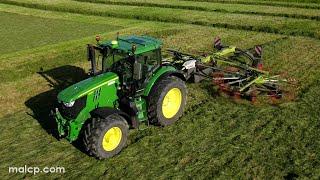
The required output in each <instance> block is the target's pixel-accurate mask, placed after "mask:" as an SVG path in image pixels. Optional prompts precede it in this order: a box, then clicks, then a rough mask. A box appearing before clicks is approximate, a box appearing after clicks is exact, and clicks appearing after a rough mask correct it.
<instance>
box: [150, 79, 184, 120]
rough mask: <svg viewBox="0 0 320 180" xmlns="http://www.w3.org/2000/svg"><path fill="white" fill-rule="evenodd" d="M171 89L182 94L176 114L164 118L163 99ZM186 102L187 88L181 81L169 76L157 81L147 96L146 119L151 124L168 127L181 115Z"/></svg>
mask: <svg viewBox="0 0 320 180" xmlns="http://www.w3.org/2000/svg"><path fill="white" fill-rule="evenodd" d="M173 88H178V89H179V90H180V92H181V94H182V101H181V104H180V107H179V110H178V111H177V113H176V114H175V115H174V116H173V117H171V118H166V117H165V116H164V114H163V111H162V102H163V100H164V97H165V96H166V94H167V93H168V92H169V90H171V89H173ZM186 102H187V87H186V84H185V82H184V81H183V80H181V79H180V78H178V77H174V76H169V77H166V78H163V79H161V80H159V81H158V82H157V83H156V84H155V85H154V87H153V88H152V90H151V92H150V94H149V96H148V118H149V120H150V122H151V123H152V124H155V125H161V126H168V125H171V124H173V123H174V122H176V121H177V120H178V119H179V118H180V117H181V116H182V114H183V112H184V108H185V106H186Z"/></svg>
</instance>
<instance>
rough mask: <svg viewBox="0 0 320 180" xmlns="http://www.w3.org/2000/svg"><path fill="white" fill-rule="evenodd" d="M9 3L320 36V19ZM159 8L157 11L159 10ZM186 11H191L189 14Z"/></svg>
mask: <svg viewBox="0 0 320 180" xmlns="http://www.w3.org/2000/svg"><path fill="white" fill-rule="evenodd" d="M3 2H5V3H9V4H15V5H19V6H26V7H32V8H38V9H49V10H54V11H62V12H73V13H81V14H89V15H98V16H111V17H119V18H129V19H138V20H148V21H156V22H171V23H185V24H197V25H203V26H213V27H224V28H230V29H243V30H250V31H258V32H270V33H276V34H285V35H301V36H307V37H314V38H318V39H319V38H320V30H319V25H320V22H317V21H313V20H302V19H293V18H283V17H267V16H258V15H254V16H253V15H244V14H226V13H218V12H201V11H192V10H178V9H176V10H175V11H172V9H170V8H161V9H160V8H151V7H132V6H116V5H101V4H93V3H80V2H75V1H66V0H57V1H21V0H5V1H3ZM156 9H157V11H155V10H156ZM185 14H188V16H186V15H185Z"/></svg>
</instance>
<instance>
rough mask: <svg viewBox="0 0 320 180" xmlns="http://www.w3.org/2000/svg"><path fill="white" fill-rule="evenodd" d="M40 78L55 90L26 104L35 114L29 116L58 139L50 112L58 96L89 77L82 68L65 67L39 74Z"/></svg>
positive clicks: (39, 95) (40, 95) (35, 97)
mask: <svg viewBox="0 0 320 180" xmlns="http://www.w3.org/2000/svg"><path fill="white" fill-rule="evenodd" d="M38 74H39V75H40V76H42V77H43V78H44V79H46V80H47V82H48V86H50V87H52V88H53V89H51V90H49V91H46V92H43V93H40V94H38V95H36V96H34V97H32V98H30V99H28V100H27V101H26V102H25V105H26V106H27V107H28V108H30V109H31V110H32V112H33V114H29V115H30V116H32V117H33V118H34V119H36V120H37V121H38V122H39V124H40V125H41V126H42V128H43V129H45V130H46V132H47V133H48V134H51V135H52V136H53V137H55V138H56V139H58V133H57V125H56V122H55V120H54V119H53V118H52V117H51V116H50V111H51V110H52V109H53V108H54V106H55V103H56V101H57V100H56V97H57V94H58V93H59V92H60V91H61V90H63V89H65V88H66V87H68V86H70V85H72V84H74V83H76V82H79V81H81V80H83V79H85V78H86V77H87V74H86V73H85V71H84V70H83V69H82V68H79V67H76V66H71V65H65V66H61V67H57V68H54V69H50V70H46V71H43V70H42V68H41V69H40V71H39V72H38Z"/></svg>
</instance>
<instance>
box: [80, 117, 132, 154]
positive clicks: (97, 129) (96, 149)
mask: <svg viewBox="0 0 320 180" xmlns="http://www.w3.org/2000/svg"><path fill="white" fill-rule="evenodd" d="M128 130H129V126H128V123H127V121H126V120H125V119H124V118H123V117H121V116H120V115H118V114H112V115H110V116H108V117H106V118H99V117H97V118H93V119H92V121H91V122H90V123H88V124H87V126H86V127H85V130H84V137H83V143H84V146H85V149H86V150H87V151H88V152H89V154H90V155H93V156H95V157H97V158H98V159H104V158H109V157H112V156H114V155H116V154H118V153H119V152H120V151H121V150H122V148H123V147H124V146H125V145H126V141H127V136H128Z"/></svg>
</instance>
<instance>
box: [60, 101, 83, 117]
mask: <svg viewBox="0 0 320 180" xmlns="http://www.w3.org/2000/svg"><path fill="white" fill-rule="evenodd" d="M86 101H87V96H83V97H81V98H79V99H77V100H76V101H75V103H74V105H73V106H72V107H66V106H65V105H64V104H63V103H62V102H60V103H59V105H58V109H59V112H60V113H61V115H62V116H63V117H64V118H67V119H75V118H76V117H77V116H78V114H79V113H80V111H81V110H82V109H83V108H84V107H85V106H86Z"/></svg>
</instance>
